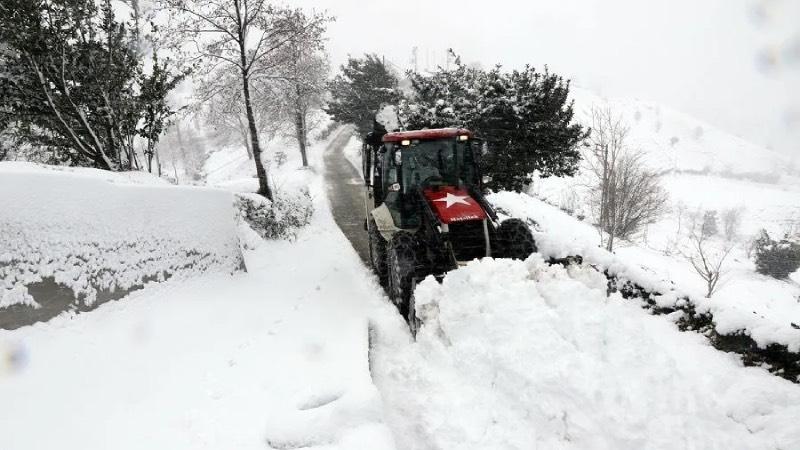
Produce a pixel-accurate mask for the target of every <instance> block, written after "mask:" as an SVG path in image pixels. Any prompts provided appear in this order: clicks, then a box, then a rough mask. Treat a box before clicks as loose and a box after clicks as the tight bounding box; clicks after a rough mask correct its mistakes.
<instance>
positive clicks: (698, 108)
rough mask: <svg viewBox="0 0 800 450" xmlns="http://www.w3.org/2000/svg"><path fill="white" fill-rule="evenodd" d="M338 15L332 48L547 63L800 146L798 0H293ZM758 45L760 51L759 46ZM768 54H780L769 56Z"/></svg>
mask: <svg viewBox="0 0 800 450" xmlns="http://www.w3.org/2000/svg"><path fill="white" fill-rule="evenodd" d="M292 3H294V4H300V5H302V6H308V7H313V8H316V9H325V10H327V11H328V12H330V13H331V14H333V15H335V16H336V17H337V20H336V22H335V23H333V24H331V26H330V27H329V37H330V43H329V49H330V53H331V57H332V60H333V63H334V64H336V65H337V67H338V65H339V64H340V63H341V62H342V61H344V60H345V59H346V57H347V55H348V54H353V55H361V54H363V53H365V52H374V53H378V54H382V55H385V57H386V58H387V59H389V60H390V61H392V62H393V63H395V64H396V65H398V66H400V67H401V68H403V69H405V68H407V67H409V66H410V61H411V49H412V47H414V46H417V47H419V53H418V55H419V56H418V64H419V67H420V68H424V67H425V65H426V63H427V64H431V65H434V64H436V63H438V64H443V63H444V54H445V50H446V49H447V48H448V47H452V48H454V49H455V50H456V52H457V53H459V54H460V55H461V56H462V59H463V60H464V61H465V62H480V63H482V64H483V65H484V66H485V67H488V66H491V65H493V64H496V63H500V64H502V65H504V66H506V67H509V68H514V67H519V66H522V65H524V64H525V63H530V64H532V65H533V66H535V67H537V68H541V67H542V66H543V65H544V64H547V65H549V66H550V68H551V69H552V70H553V71H555V72H557V73H559V74H561V75H563V76H565V77H568V78H572V79H573V80H574V81H575V82H576V83H578V84H580V85H582V86H584V87H587V88H590V89H592V90H594V91H596V92H598V93H600V94H605V95H608V96H613V97H637V98H640V99H642V100H651V101H655V102H658V103H662V104H664V105H667V106H670V107H672V108H675V109H678V110H680V111H683V112H686V113H689V114H691V115H694V116H696V117H698V118H700V119H702V120H704V121H706V122H709V123H711V124H714V125H717V126H719V127H721V128H723V129H725V130H727V131H729V132H731V133H734V134H738V135H741V136H743V137H745V138H747V139H749V140H752V141H753V142H755V143H758V144H762V145H765V146H771V147H773V148H775V149H776V150H780V151H782V152H785V153H788V154H800V2H799V1H797V0H668V1H667V0H657V1H650V0H492V1H485V0H482V1H469V0H461V1H459V0H427V1H425V0H405V1H398V0H372V1H361V0H330V1H323V0H295V1H294V2H292ZM760 55H761V57H760ZM763 55H772V57H771V58H772V60H773V61H775V62H776V63H775V64H773V65H770V66H769V67H770V68H767V69H765V68H766V67H767V65H765V64H762V63H760V62H759V61H764V58H763Z"/></svg>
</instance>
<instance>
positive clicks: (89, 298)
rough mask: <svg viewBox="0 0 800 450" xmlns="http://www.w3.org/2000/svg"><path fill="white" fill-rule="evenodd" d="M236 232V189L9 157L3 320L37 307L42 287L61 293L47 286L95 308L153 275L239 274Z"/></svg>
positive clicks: (3, 206)
mask: <svg viewBox="0 0 800 450" xmlns="http://www.w3.org/2000/svg"><path fill="white" fill-rule="evenodd" d="M235 230H236V227H235V223H234V209H233V196H232V194H231V193H229V192H226V191H222V190H216V189H206V188H197V187H176V186H170V185H165V184H162V183H161V182H160V180H158V179H157V178H154V177H153V178H148V177H142V176H141V174H137V175H136V176H131V175H125V174H113V173H109V172H103V171H99V170H97V171H95V170H87V169H80V170H62V169H57V168H52V167H47V166H35V165H31V164H15V163H2V164H0V316H2V315H3V313H4V311H6V312H7V311H8V308H9V307H11V306H12V305H17V308H15V309H18V307H20V306H22V305H27V306H28V307H30V308H33V309H37V308H38V307H39V306H40V303H39V301H40V300H43V299H40V298H37V293H40V295H42V296H52V295H54V293H53V292H48V290H47V289H44V290H43V289H41V286H42V285H43V283H44V284H48V285H50V286H53V285H57V286H55V287H52V288H51V289H50V291H53V289H56V290H59V291H60V292H62V296H63V292H64V290H65V289H66V288H68V289H69V290H71V295H72V297H73V298H74V301H73V302H72V303H73V305H77V306H79V307H80V308H85V307H87V306H91V305H92V304H93V303H95V301H97V300H98V298H100V299H103V300H105V299H108V298H114V297H120V296H122V295H124V293H125V292H127V291H129V290H132V289H136V288H138V287H141V286H142V285H143V284H144V283H146V282H148V281H154V280H155V281H158V280H163V279H165V278H170V277H189V276H193V275H196V274H199V273H203V272H207V271H220V272H232V271H235V270H238V269H239V268H240V267H242V256H241V253H240V250H239V245H238V238H237V235H236V231H235ZM115 293H116V295H115ZM45 300H46V299H45ZM4 308H6V309H5V310H4ZM0 319H2V317H0ZM0 322H2V320H0Z"/></svg>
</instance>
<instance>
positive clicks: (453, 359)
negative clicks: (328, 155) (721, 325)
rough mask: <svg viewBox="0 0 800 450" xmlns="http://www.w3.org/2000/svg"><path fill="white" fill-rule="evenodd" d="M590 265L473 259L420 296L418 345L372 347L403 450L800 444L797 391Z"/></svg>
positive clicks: (424, 287) (386, 340)
mask: <svg viewBox="0 0 800 450" xmlns="http://www.w3.org/2000/svg"><path fill="white" fill-rule="evenodd" d="M605 288H606V279H605V277H604V276H603V275H602V274H599V273H598V272H597V271H595V270H594V269H593V268H591V267H588V266H583V267H577V266H571V267H570V268H569V269H565V268H563V267H561V266H550V265H548V264H546V263H545V262H544V260H543V259H542V258H541V257H540V256H539V255H536V254H534V255H533V256H532V257H531V258H529V259H528V260H527V261H524V262H523V261H512V260H491V259H486V260H483V261H475V262H472V263H470V264H469V265H468V266H466V267H464V268H461V269H459V270H457V271H455V272H452V273H450V274H448V275H447V277H445V280H444V283H442V284H441V285H440V284H438V283H436V282H435V281H434V280H433V279H430V278H429V279H427V280H425V281H424V282H423V283H422V284H420V285H419V286H418V287H417V291H416V301H417V305H418V307H419V308H420V309H421V311H420V313H418V315H420V316H421V317H422V318H423V320H424V324H423V327H422V329H421V331H420V333H419V334H418V335H417V342H416V343H415V344H413V345H406V344H404V343H403V342H402V340H401V339H400V340H399V341H400V342H399V343H398V342H397V341H393V337H391V336H388V337H382V336H380V334H379V335H378V336H379V338H378V339H377V340H376V342H377V345H376V350H375V351H373V354H374V355H376V358H375V362H374V364H373V372H374V374H375V375H374V377H375V379H376V382H377V383H378V386H379V387H381V391H382V393H383V398H384V401H385V404H386V405H387V408H388V412H387V414H386V419H387V421H388V422H389V423H390V424H391V425H392V426H393V428H394V430H395V436H396V437H397V443H398V446H399V447H400V448H404V449H486V448H498V449H499V448H503V449H530V448H547V449H551V448H576V449H589V448H591V449H641V448H653V449H655V448H658V449H669V448H709V449H711V448H719V449H724V448H747V449H767V448H773V449H778V448H796V447H797V446H798V445H800V427H797V423H798V420H800V389H798V387H797V386H796V385H793V384H791V383H790V382H788V381H786V380H783V379H780V378H777V377H774V376H772V375H769V374H767V373H766V372H765V371H764V370H761V369H756V368H743V367H741V364H740V363H739V362H738V361H737V359H736V358H735V357H734V356H731V355H728V354H724V353H721V352H718V351H716V350H714V349H713V348H712V347H710V346H709V345H708V344H707V343H706V342H705V339H704V338H703V337H702V336H700V335H697V334H694V333H679V332H678V331H677V330H676V329H675V327H674V325H673V324H671V323H670V322H669V321H668V320H665V319H664V318H663V317H657V316H651V315H649V314H648V313H647V312H646V311H643V310H642V309H640V308H639V307H638V306H636V305H635V304H632V303H631V302H628V301H625V300H623V299H622V298H621V297H620V296H619V295H618V294H615V295H612V296H611V297H606V292H605Z"/></svg>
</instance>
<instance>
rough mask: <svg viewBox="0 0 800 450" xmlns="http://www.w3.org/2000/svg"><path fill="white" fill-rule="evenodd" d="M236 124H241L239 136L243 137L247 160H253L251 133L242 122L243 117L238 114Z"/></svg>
mask: <svg viewBox="0 0 800 450" xmlns="http://www.w3.org/2000/svg"><path fill="white" fill-rule="evenodd" d="M236 122H237V123H238V124H239V134H241V135H242V143H244V148H245V150H247V159H253V149H252V148H250V147H251V144H250V133H248V132H247V125H245V124H244V123H243V122H242V116H241V115H240V114H238V113H237V114H236Z"/></svg>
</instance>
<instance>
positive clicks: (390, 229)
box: [370, 203, 402, 242]
mask: <svg viewBox="0 0 800 450" xmlns="http://www.w3.org/2000/svg"><path fill="white" fill-rule="evenodd" d="M370 215H371V216H372V218H373V219H375V225H377V227H378V231H379V232H380V233H381V236H383V238H384V239H386V241H387V242H389V241H391V240H392V236H394V234H395V233H396V232H398V231H400V230H401V229H402V228H398V227H397V226H396V225H395V224H394V219H392V213H391V212H390V211H389V207H388V206H386V204H385V203H384V204H382V205H381V206H378V207H377V208H375V209H373V210H372V211H370Z"/></svg>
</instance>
